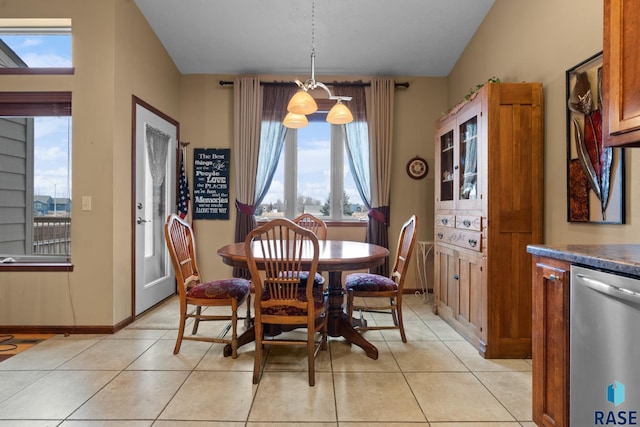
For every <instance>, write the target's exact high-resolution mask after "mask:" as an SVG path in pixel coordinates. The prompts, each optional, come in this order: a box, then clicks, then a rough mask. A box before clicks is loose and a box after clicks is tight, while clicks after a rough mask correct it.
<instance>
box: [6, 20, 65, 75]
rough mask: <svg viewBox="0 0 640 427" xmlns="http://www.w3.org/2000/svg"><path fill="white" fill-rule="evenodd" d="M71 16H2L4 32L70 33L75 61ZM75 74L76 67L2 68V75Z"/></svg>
mask: <svg viewBox="0 0 640 427" xmlns="http://www.w3.org/2000/svg"><path fill="white" fill-rule="evenodd" d="M71 29H72V28H71V19H70V18H0V35H2V34H14V35H15V34H25V35H26V34H69V36H70V37H72V50H71V61H72V63H73V34H72V32H71ZM47 74H49V75H73V74H75V67H73V66H71V67H27V68H19V67H11V68H0V75H47Z"/></svg>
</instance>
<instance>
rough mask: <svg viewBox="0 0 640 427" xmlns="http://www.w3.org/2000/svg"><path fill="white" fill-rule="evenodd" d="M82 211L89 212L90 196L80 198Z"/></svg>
mask: <svg viewBox="0 0 640 427" xmlns="http://www.w3.org/2000/svg"><path fill="white" fill-rule="evenodd" d="M82 210H83V211H90V210H91V196H82Z"/></svg>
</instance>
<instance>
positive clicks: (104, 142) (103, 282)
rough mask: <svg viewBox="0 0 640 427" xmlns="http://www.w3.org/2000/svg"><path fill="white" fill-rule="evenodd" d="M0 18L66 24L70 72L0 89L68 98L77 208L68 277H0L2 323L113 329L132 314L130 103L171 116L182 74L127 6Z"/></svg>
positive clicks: (27, 5)
mask: <svg viewBox="0 0 640 427" xmlns="http://www.w3.org/2000/svg"><path fill="white" fill-rule="evenodd" d="M0 16H2V17H4V18H29V17H37V18H47V17H69V18H71V19H72V26H73V29H72V36H73V63H74V67H75V73H74V74H73V75H70V76H2V78H1V79H0V91H72V93H73V130H72V132H73V148H72V150H73V152H72V161H73V165H72V168H73V183H72V199H73V200H74V203H73V211H72V231H71V232H72V236H73V248H72V261H73V265H74V271H73V272H71V273H62V272H60V273H58V272H48V273H44V272H43V273H27V272H16V273H6V272H3V273H1V274H0V325H38V326H43V325H47V326H57V325H62V326H68V325H81V326H110V325H115V324H116V323H118V322H120V321H122V320H123V319H125V318H127V317H128V316H129V315H130V314H131V295H132V291H131V225H130V212H131V207H130V206H131V202H130V199H131V191H130V189H131V96H132V94H135V95H137V96H139V97H141V98H142V99H144V100H145V101H147V102H149V103H151V104H152V105H154V106H155V107H156V108H158V109H160V110H162V111H164V112H165V113H166V114H169V115H172V116H174V117H175V118H177V117H178V116H179V114H180V110H179V78H180V75H179V73H178V71H177V69H176V67H175V66H174V65H173V63H172V62H171V60H170V59H169V57H168V56H167V54H166V52H165V51H164V48H162V46H161V45H160V43H159V42H158V40H157V39H156V38H155V35H153V33H152V31H151V29H150V27H148V25H147V24H146V21H145V20H144V18H143V17H142V15H141V14H140V12H139V11H138V9H137V7H136V6H135V4H134V3H133V1H131V0H105V1H85V0H56V1H48V0H9V1H2V2H0ZM82 196H91V197H92V208H93V209H92V210H91V211H88V212H87V211H81V210H80V208H81V204H80V203H78V202H77V201H78V200H80V199H81V197H82Z"/></svg>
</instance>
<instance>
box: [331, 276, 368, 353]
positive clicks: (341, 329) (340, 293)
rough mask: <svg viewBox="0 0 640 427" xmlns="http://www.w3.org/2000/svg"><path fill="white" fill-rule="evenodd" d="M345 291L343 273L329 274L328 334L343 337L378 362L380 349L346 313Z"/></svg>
mask: <svg viewBox="0 0 640 427" xmlns="http://www.w3.org/2000/svg"><path fill="white" fill-rule="evenodd" d="M343 303H344V289H343V288H342V272H341V271H330V272H329V312H328V316H329V318H328V320H327V333H328V335H329V336H331V337H343V338H344V339H345V340H347V342H349V343H351V344H355V345H357V346H358V347H360V348H361V349H363V350H364V352H365V354H366V355H367V356H368V357H370V358H372V359H374V360H376V359H377V358H378V349H377V348H376V347H375V346H374V345H373V344H371V343H370V342H369V341H367V340H366V339H365V338H364V337H363V336H362V335H361V334H360V333H359V332H358V331H356V330H355V328H354V327H353V325H352V319H351V318H350V317H349V315H348V314H347V313H345V312H344V310H343V308H342V304H343Z"/></svg>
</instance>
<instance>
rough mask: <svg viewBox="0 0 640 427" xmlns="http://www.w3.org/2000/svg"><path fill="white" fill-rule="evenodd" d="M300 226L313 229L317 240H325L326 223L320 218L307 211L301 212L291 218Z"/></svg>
mask: <svg viewBox="0 0 640 427" xmlns="http://www.w3.org/2000/svg"><path fill="white" fill-rule="evenodd" d="M293 222H295V223H296V224H298V225H299V226H300V227H302V228H306V229H307V230H311V231H313V233H314V234H315V235H316V237H317V238H318V239H319V240H327V224H326V223H325V222H324V221H323V220H321V219H320V218H318V217H316V216H314V215H311V214H309V213H303V214H302V215H299V216H297V217H295V218H294V219H293Z"/></svg>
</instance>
